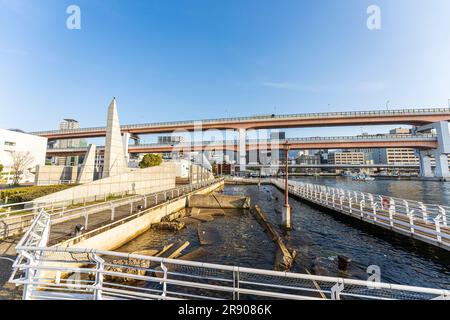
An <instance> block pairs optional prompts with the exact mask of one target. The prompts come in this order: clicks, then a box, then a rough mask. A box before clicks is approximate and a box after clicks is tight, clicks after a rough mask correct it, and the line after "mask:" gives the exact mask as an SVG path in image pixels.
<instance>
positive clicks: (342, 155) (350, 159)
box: [328, 151, 366, 165]
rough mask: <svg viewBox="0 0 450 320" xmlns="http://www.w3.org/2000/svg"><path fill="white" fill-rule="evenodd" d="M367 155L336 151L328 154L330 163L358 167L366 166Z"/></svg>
mask: <svg viewBox="0 0 450 320" xmlns="http://www.w3.org/2000/svg"><path fill="white" fill-rule="evenodd" d="M365 161H366V154H365V153H364V152H354V151H335V152H331V153H329V154H328V163H329V164H336V165H345V164H350V165H357V164H365Z"/></svg>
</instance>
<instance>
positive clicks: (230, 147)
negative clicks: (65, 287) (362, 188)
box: [47, 134, 438, 156]
mask: <svg viewBox="0 0 450 320" xmlns="http://www.w3.org/2000/svg"><path fill="white" fill-rule="evenodd" d="M285 141H288V143H289V145H290V147H291V149H293V150H300V149H301V150H312V149H356V148H414V149H419V150H429V149H435V148H437V143H438V142H437V137H436V136H435V135H432V134H421V135H367V136H346V137H311V138H294V139H286V140H246V150H247V151H253V150H277V149H281V148H283V143H285ZM238 149H239V145H238V141H237V140H228V141H202V142H187V143H179V144H169V143H167V144H161V143H154V144H137V145H129V146H128V152H129V153H163V152H177V151H183V152H191V151H202V150H203V151H211V150H224V151H225V150H226V151H236V152H237V151H238ZM103 150H104V147H98V148H97V151H98V152H100V153H101V152H103ZM86 152H87V148H64V149H47V156H71V155H82V154H85V153H86Z"/></svg>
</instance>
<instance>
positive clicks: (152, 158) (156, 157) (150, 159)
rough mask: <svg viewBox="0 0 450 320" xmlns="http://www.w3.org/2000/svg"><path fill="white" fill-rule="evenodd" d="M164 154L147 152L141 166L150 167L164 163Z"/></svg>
mask: <svg viewBox="0 0 450 320" xmlns="http://www.w3.org/2000/svg"><path fill="white" fill-rule="evenodd" d="M162 161H163V160H162V155H161V154H154V153H150V154H146V155H145V156H144V157H143V158H142V160H141V162H139V168H141V169H144V168H149V167H156V166H159V165H160V164H161V163H162Z"/></svg>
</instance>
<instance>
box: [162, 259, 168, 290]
mask: <svg viewBox="0 0 450 320" xmlns="http://www.w3.org/2000/svg"><path fill="white" fill-rule="evenodd" d="M161 269H162V271H163V272H164V276H163V283H162V284H163V292H162V294H161V296H162V297H166V294H167V267H166V266H165V265H164V263H163V262H162V261H161Z"/></svg>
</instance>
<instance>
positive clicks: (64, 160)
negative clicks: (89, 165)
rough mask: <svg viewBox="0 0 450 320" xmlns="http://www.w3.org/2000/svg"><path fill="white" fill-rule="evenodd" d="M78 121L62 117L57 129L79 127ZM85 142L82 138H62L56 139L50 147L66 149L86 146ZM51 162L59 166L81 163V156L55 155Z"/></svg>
mask: <svg viewBox="0 0 450 320" xmlns="http://www.w3.org/2000/svg"><path fill="white" fill-rule="evenodd" d="M79 128H80V123H79V122H78V121H77V120H75V119H64V120H63V121H62V122H61V123H60V124H59V130H72V129H79ZM86 146H87V143H86V142H85V141H84V140H82V139H62V140H58V141H56V143H54V144H52V146H51V147H53V148H59V149H66V148H80V147H86ZM53 162H54V163H55V164H56V165H60V166H76V165H79V164H81V163H82V157H79V156H69V157H55V158H54V160H53Z"/></svg>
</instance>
